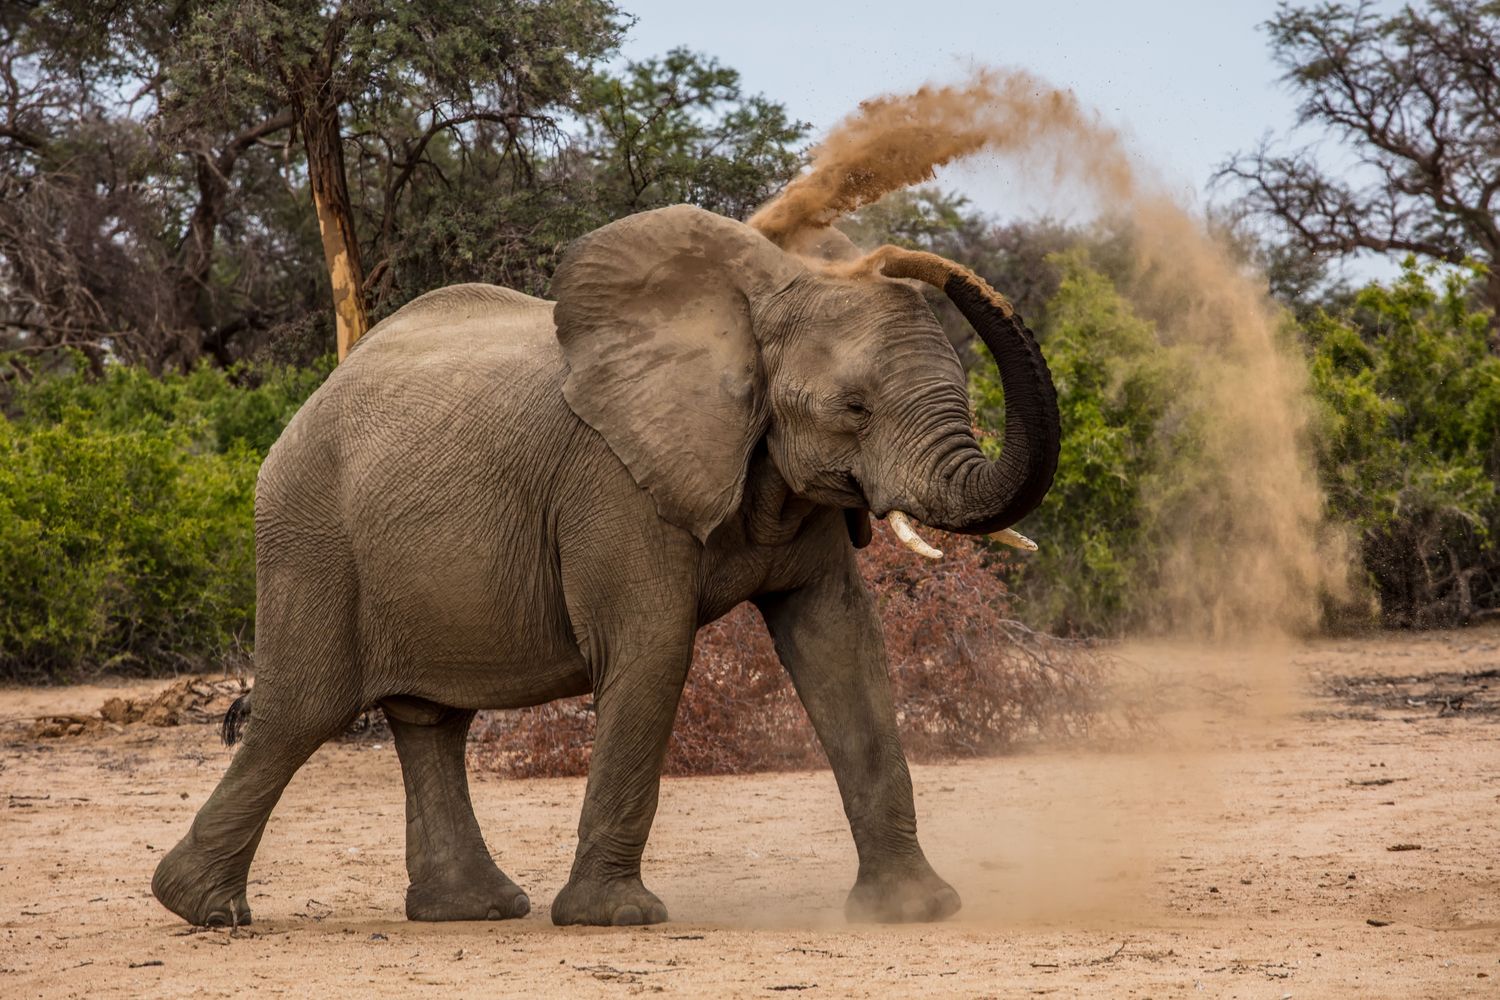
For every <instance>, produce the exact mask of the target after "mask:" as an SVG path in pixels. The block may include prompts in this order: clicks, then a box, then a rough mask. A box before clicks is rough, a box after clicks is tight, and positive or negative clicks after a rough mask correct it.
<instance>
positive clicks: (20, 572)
mask: <svg viewBox="0 0 1500 1000" xmlns="http://www.w3.org/2000/svg"><path fill="white" fill-rule="evenodd" d="M326 372H327V367H326V366H324V367H322V368H319V369H315V370H309V371H297V370H272V371H266V372H259V373H253V372H240V373H237V374H238V377H240V378H241V379H242V381H241V382H238V383H237V382H236V381H234V380H233V379H232V378H231V377H229V376H226V375H225V374H224V373H222V372H218V371H214V370H211V369H206V368H205V369H201V370H199V371H197V372H194V373H193V374H191V375H187V376H168V377H166V378H160V379H158V378H155V377H153V376H151V375H150V374H148V373H146V372H144V371H142V370H139V369H133V368H127V367H123V366H117V367H112V368H109V369H107V370H106V374H105V376H104V377H103V378H102V379H98V380H90V379H87V378H85V377H84V376H82V375H64V376H59V377H54V378H48V379H44V380H39V381H38V382H36V383H33V384H30V385H25V386H21V387H19V388H17V389H16V390H15V392H14V394H13V396H12V398H11V399H10V400H9V405H8V410H9V411H10V415H9V416H8V417H6V418H4V419H0V677H6V678H10V679H29V680H36V679H43V678H45V679H64V678H72V677H77V676H80V675H83V674H86V673H89V672H91V671H94V670H97V669H100V668H103V667H110V668H114V669H121V670H130V671H135V672H141V673H161V672H171V671H174V670H179V669H190V668H196V667H201V666H203V665H205V664H206V663H208V662H213V661H215V660H217V659H219V658H221V657H222V656H224V655H225V654H226V653H227V652H230V651H232V650H234V649H236V648H238V647H239V646H240V645H241V644H244V643H248V642H249V641H250V639H251V636H252V633H253V622H254V612H255V562H254V539H253V517H254V502H255V476H256V471H257V469H258V468H259V466H260V462H261V459H262V457H263V456H264V453H265V451H266V449H268V448H269V447H270V445H271V443H272V442H274V441H275V439H276V437H277V435H278V434H280V432H281V428H282V426H283V425H284V424H285V422H286V421H287V420H288V419H289V418H290V416H291V415H292V414H293V413H295V412H296V409H297V407H298V406H300V405H301V402H302V400H303V399H305V398H306V396H307V395H308V394H310V393H311V392H312V390H313V389H315V388H316V387H317V385H318V384H320V383H321V380H322V378H323V377H324V376H325V375H326Z"/></svg>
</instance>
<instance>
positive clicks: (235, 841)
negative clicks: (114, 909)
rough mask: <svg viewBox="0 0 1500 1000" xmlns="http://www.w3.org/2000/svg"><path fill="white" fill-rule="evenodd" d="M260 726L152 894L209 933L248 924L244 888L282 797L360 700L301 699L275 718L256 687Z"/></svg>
mask: <svg viewBox="0 0 1500 1000" xmlns="http://www.w3.org/2000/svg"><path fill="white" fill-rule="evenodd" d="M255 701H256V705H255V722H254V724H253V725H251V726H249V727H247V729H246V732H245V740H244V742H243V743H242V744H241V746H240V749H239V751H238V752H237V753H236V754H235V757H234V760H233V761H232V762H231V763H230V765H229V768H228V770H226V771H225V772H224V777H223V778H221V779H220V781H219V785H218V787H217V788H215V789H214V791H213V794H212V795H210V796H209V798H208V801H207V802H205V803H204V804H203V808H202V809H200V810H198V815H197V816H196V817H195V818H194V819H193V825H192V827H191V828H190V829H189V830H188V833H187V836H185V837H183V838H182V840H181V841H179V842H178V844H177V846H176V847H174V848H172V850H171V851H170V852H168V854H167V856H166V857H164V858H162V860H161V863H160V864H159V865H157V867H156V874H155V876H154V877H153V878H152V879H151V892H152V894H153V895H155V896H156V898H157V899H158V900H160V902H161V903H162V905H163V906H165V907H166V908H167V909H169V910H171V911H172V912H173V913H175V914H177V915H178V916H179V917H182V918H183V919H184V920H186V921H187V922H188V923H191V924H196V925H198V926H204V927H215V926H239V925H242V924H248V923H249V922H250V907H249V905H248V903H247V901H246V898H245V885H246V882H247V880H248V879H249V876H250V862H251V860H252V859H253V858H254V856H255V849H256V847H257V845H259V843H260V838H261V834H262V833H264V832H265V828H266V820H267V819H268V818H269V817H270V815H271V810H272V809H273V808H274V807H275V805H276V802H277V800H278V799H280V798H281V792H282V790H283V789H284V788H286V785H287V782H289V781H291V779H292V775H294V774H295V773H296V772H297V769H298V768H300V767H301V766H302V765H303V764H304V763H306V762H307V759H308V758H309V757H311V756H312V754H313V752H314V751H315V750H317V749H318V747H320V746H322V744H323V743H324V742H325V741H326V740H328V739H329V738H330V737H333V736H336V735H338V734H339V733H340V732H342V731H343V730H344V729H346V728H347V727H348V725H349V723H350V722H351V721H352V720H353V719H354V716H355V715H356V714H358V711H359V707H360V706H359V705H358V703H357V700H355V699H348V700H341V701H333V702H318V701H317V700H315V699H302V700H298V701H297V702H296V706H297V710H296V711H293V712H290V713H288V712H285V711H281V712H278V711H274V710H273V709H274V708H279V707H282V706H279V705H278V706H273V705H268V704H266V702H267V701H270V699H269V698H268V697H267V696H266V694H264V693H261V689H260V688H259V687H258V688H257V695H256V699H255Z"/></svg>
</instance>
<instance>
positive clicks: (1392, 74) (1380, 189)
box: [1220, 0, 1500, 316]
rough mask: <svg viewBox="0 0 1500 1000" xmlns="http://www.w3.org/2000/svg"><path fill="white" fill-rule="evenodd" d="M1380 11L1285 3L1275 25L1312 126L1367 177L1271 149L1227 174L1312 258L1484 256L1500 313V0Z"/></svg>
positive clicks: (1447, 0)
mask: <svg viewBox="0 0 1500 1000" xmlns="http://www.w3.org/2000/svg"><path fill="white" fill-rule="evenodd" d="M1374 8H1375V5H1374V4H1373V3H1370V2H1360V3H1358V4H1355V5H1353V6H1350V5H1347V4H1342V3H1320V4H1316V5H1313V6H1308V7H1297V6H1292V5H1290V4H1283V5H1282V6H1281V7H1280V9H1279V10H1278V11H1277V14H1276V16H1275V17H1274V18H1272V19H1271V21H1270V22H1268V23H1267V25H1266V28H1267V30H1268V32H1269V33H1270V37H1271V48H1272V51H1273V53H1274V55H1275V58H1276V60H1277V62H1278V63H1280V64H1281V65H1282V66H1283V67H1285V69H1286V76H1285V79H1286V80H1287V82H1289V83H1290V84H1291V85H1292V86H1293V87H1294V88H1295V89H1296V90H1297V91H1298V92H1299V93H1300V94H1301V96H1302V103H1301V105H1300V106H1299V108H1298V124H1299V126H1313V127H1320V128H1324V129H1326V130H1328V131H1330V132H1331V133H1332V135H1333V137H1335V138H1337V139H1338V140H1339V147H1338V148H1339V149H1340V150H1342V151H1343V152H1344V153H1345V154H1347V155H1349V156H1352V157H1353V158H1354V160H1355V162H1356V169H1355V171H1353V172H1352V173H1351V172H1348V171H1345V170H1340V171H1339V172H1338V173H1334V172H1331V171H1330V169H1329V168H1327V167H1325V166H1324V165H1323V164H1321V163H1320V162H1319V160H1318V158H1317V156H1316V155H1315V154H1314V152H1313V151H1311V150H1309V149H1303V150H1297V151H1292V152H1275V151H1274V150H1273V149H1272V148H1271V146H1270V145H1268V144H1263V145H1262V146H1261V148H1259V149H1258V150H1256V151H1255V152H1252V153H1249V154H1244V155H1241V156H1239V157H1236V158H1235V159H1234V160H1232V161H1230V162H1229V163H1228V164H1227V165H1226V166H1225V167H1223V168H1222V170H1221V174H1220V176H1221V177H1226V178H1232V179H1236V180H1238V181H1239V182H1241V183H1242V184H1243V185H1244V189H1245V199H1246V203H1247V205H1248V207H1249V208H1251V209H1252V210H1253V211H1255V212H1257V213H1260V214H1263V215H1265V216H1267V217H1269V218H1271V219H1274V220H1276V221H1278V222H1279V223H1280V224H1282V225H1283V226H1284V227H1285V229H1286V232H1287V234H1288V236H1289V237H1290V239H1291V240H1292V241H1293V242H1294V243H1296V244H1298V245H1300V246H1301V247H1302V248H1303V249H1305V250H1307V251H1311V252H1313V253H1317V254H1333V255H1339V256H1344V255H1349V254H1354V253H1357V252H1360V251H1374V252H1377V253H1390V252H1396V253H1399V254H1408V253H1409V254H1415V255H1418V256H1420V257H1425V258H1429V259H1433V260H1437V261H1443V262H1446V263H1449V264H1458V263H1462V262H1463V261H1465V260H1466V259H1474V260H1478V261H1480V262H1482V263H1484V264H1486V265H1488V267H1489V276H1488V278H1487V280H1486V282H1485V284H1484V285H1483V292H1482V294H1483V298H1484V301H1485V304H1486V305H1488V306H1489V307H1490V308H1491V309H1493V310H1494V311H1495V313H1496V315H1497V316H1500V222H1497V218H1496V209H1497V206H1496V202H1495V198H1496V193H1497V191H1500V2H1497V0H1430V2H1429V3H1428V4H1427V5H1426V6H1425V7H1414V6H1405V7H1402V8H1401V9H1400V10H1399V11H1397V12H1395V13H1393V14H1391V15H1390V16H1388V17H1382V16H1380V15H1379V14H1378V13H1377V12H1376V10H1375V9H1374ZM1350 176H1352V177H1356V178H1359V179H1360V180H1364V181H1365V183H1360V180H1350V179H1347V178H1348V177H1350Z"/></svg>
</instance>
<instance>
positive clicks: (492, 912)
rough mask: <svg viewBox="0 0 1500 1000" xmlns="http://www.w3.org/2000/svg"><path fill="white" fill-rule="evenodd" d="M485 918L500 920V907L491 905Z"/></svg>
mask: <svg viewBox="0 0 1500 1000" xmlns="http://www.w3.org/2000/svg"><path fill="white" fill-rule="evenodd" d="M484 919H486V920H499V919H500V908H499V907H497V906H492V907H490V909H489V912H488V913H486V914H485V915H484Z"/></svg>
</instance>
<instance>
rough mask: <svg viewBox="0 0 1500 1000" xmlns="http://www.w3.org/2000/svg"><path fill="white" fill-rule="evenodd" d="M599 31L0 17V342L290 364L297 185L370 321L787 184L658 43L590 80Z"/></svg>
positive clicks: (236, 10) (690, 61)
mask: <svg viewBox="0 0 1500 1000" xmlns="http://www.w3.org/2000/svg"><path fill="white" fill-rule="evenodd" d="M624 23H625V18H624V16H623V15H621V14H620V13H619V12H618V11H617V9H616V8H615V7H614V5H613V4H611V3H609V2H607V0H541V2H532V0H483V2H480V3H456V2H448V0H441V2H435V3H424V4H400V3H394V2H391V0H341V2H338V3H312V2H307V0H253V2H244V3H241V2H230V0H195V2H190V3H180V4H162V3H159V2H156V0H129V2H122V3H114V4H109V5H106V6H105V7H103V8H100V7H99V5H97V4H92V3H85V2H82V0H37V2H35V3H32V4H26V5H11V6H6V7H3V8H0V70H3V72H0V288H3V289H4V290H5V292H6V294H5V295H4V296H3V297H0V349H6V348H8V349H10V350H11V351H12V352H13V356H14V357H16V358H18V359H19V361H20V362H21V363H22V364H23V365H28V366H31V367H34V364H33V362H36V361H39V360H40V361H44V362H45V361H47V360H49V359H56V358H58V357H61V356H62V355H60V354H59V353H58V352H57V351H56V350H55V349H57V348H74V349H78V350H82V351H84V352H85V353H86V355H87V356H88V357H89V358H90V361H91V364H92V365H93V367H94V370H95V372H96V373H97V372H98V371H100V370H101V369H102V366H103V364H104V363H105V362H106V361H107V360H110V359H123V360H127V361H131V362H138V363H142V364H145V365H147V366H148V367H150V368H152V369H153V370H155V371H162V370H166V369H175V370H180V371H190V370H191V369H192V368H193V366H194V365H195V364H196V363H197V359H198V358H200V357H204V356H207V357H209V358H210V359H211V360H212V361H213V363H215V364H217V365H219V366H221V367H227V366H229V365H232V364H233V363H235V362H236V361H238V360H244V359H248V358H256V357H272V358H279V359H283V360H300V361H306V360H310V359H312V358H315V357H317V356H319V355H321V354H323V353H325V352H326V351H327V350H328V349H329V347H330V346H331V344H332V325H333V324H332V319H331V310H330V309H329V302H330V287H329V280H330V279H329V270H330V269H329V267H328V266H327V265H326V263H325V254H332V256H333V257H336V256H337V253H336V252H335V251H337V250H338V249H339V248H338V247H336V246H335V247H333V248H332V250H330V245H329V244H328V235H329V233H328V228H327V227H326V226H323V227H320V223H319V220H320V215H319V214H317V213H315V212H314V203H315V201H316V202H317V203H318V204H320V205H324V206H325V207H326V206H327V205H335V207H337V205H338V203H340V202H343V203H346V204H345V207H344V208H343V209H340V210H338V211H335V212H334V215H335V216H337V219H336V220H335V221H339V220H342V221H339V224H340V225H342V224H343V223H344V222H347V223H348V227H349V231H350V234H352V235H349V234H346V236H347V239H344V238H343V237H341V239H344V243H345V247H346V248H347V249H350V250H351V251H352V252H351V253H350V254H349V255H348V259H349V261H350V264H351V268H352V271H353V273H354V278H355V284H357V285H358V286H359V289H358V294H359V296H360V298H361V299H362V300H363V302H364V305H365V306H366V308H367V312H368V316H369V319H370V320H372V321H374V320H378V319H380V318H381V317H382V316H384V315H387V314H389V313H390V312H391V311H393V310H394V309H396V308H398V307H399V306H401V305H402V304H403V303H405V302H406V301H408V300H410V299H411V298H413V297H415V296H416V295H419V294H421V293H422V292H425V291H428V290H429V289H431V288H434V287H438V286H440V285H443V284H449V283H452V282H455V281H473V280H480V281H493V282H496V283H500V284H505V285H509V286H511V287H515V288H519V289H522V290H524V291H528V292H533V293H543V292H545V290H546V287H547V283H548V280H549V278H550V275H551V271H552V268H553V266H554V265H555V262H556V259H557V256H558V254H559V253H560V252H561V249H562V247H564V246H565V245H566V244H567V243H568V242H569V241H570V240H572V239H574V238H576V237H577V236H579V235H581V234H582V233H584V232H587V231H588V230H590V229H592V228H595V227H596V226H599V225H601V224H603V223H605V222H608V221H610V220H611V219H613V218H616V217H618V216H619V215H621V214H624V213H626V212H629V211H634V210H636V209H639V208H647V207H653V206H655V205H658V204H665V203H669V202H675V201H689V202H693V203H696V204H702V205H704V206H705V207H710V208H713V209H715V210H717V211H725V212H730V213H731V214H742V213H743V212H745V211H747V210H748V209H749V208H750V207H752V206H753V205H754V204H755V203H756V202H757V201H759V200H760V199H762V198H763V197H765V196H766V195H767V194H769V193H770V192H771V191H773V190H775V189H776V188H777V187H779V186H780V185H781V184H782V183H784V181H785V180H786V179H787V178H788V177H789V176H791V174H792V173H793V172H794V171H795V169H796V166H797V164H798V162H799V160H798V153H797V151H796V146H797V144H798V143H799V142H800V140H801V138H802V137H803V135H804V134H805V126H804V125H802V124H800V123H797V122H794V121H792V120H791V119H789V117H788V116H787V114H786V111H785V109H784V108H783V107H782V106H781V105H779V104H776V103H774V102H771V101H767V100H765V99H764V98H761V97H758V96H753V95H746V94H744V93H743V92H742V91H741V89H740V85H739V80H738V76H737V75H736V74H735V73H734V72H733V71H732V70H730V69H728V68H726V67H723V66H720V65H718V64H717V63H715V62H714V61H713V60H711V59H708V58H706V57H702V56H696V55H693V54H691V53H688V52H685V51H682V50H677V51H674V52H672V53H670V54H668V55H667V56H666V57H664V58H662V59H659V60H648V61H646V62H644V63H642V64H640V65H631V64H626V65H623V66H621V67H619V68H618V69H617V70H616V69H606V60H608V59H609V58H611V57H612V56H613V55H614V53H615V51H616V45H617V43H618V40H619V38H620V34H621V31H622V28H623V25H624ZM320 129H321V131H319V130H320ZM335 160H336V161H338V162H335ZM320 164H321V166H320ZM333 174H337V175H338V176H337V177H335V176H333ZM320 184H321V185H322V189H321V190H322V194H319V190H320V188H319V185H320ZM340 187H342V192H341V191H340V190H339V188H340ZM344 216H347V218H344ZM322 218H323V219H324V221H325V222H326V221H327V220H328V218H329V217H328V216H327V213H326V212H324V213H323V215H322ZM355 265H358V266H355ZM361 271H362V273H363V277H362V278H360V277H359V272H361ZM28 358H29V359H30V360H28Z"/></svg>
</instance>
